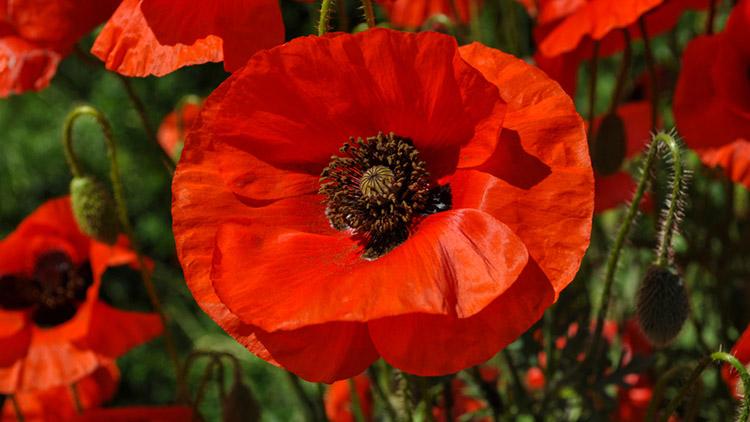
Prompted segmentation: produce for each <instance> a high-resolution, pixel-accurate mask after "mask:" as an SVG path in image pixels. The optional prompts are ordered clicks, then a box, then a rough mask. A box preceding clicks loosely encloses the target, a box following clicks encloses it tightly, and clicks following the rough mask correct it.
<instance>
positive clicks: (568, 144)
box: [451, 43, 594, 292]
mask: <svg viewBox="0 0 750 422" xmlns="http://www.w3.org/2000/svg"><path fill="white" fill-rule="evenodd" d="M461 55H462V56H463V57H464V58H465V59H466V60H467V61H468V62H469V63H470V64H471V65H473V66H475V67H476V68H477V69H478V70H480V71H481V72H482V73H483V74H484V75H485V77H486V78H487V79H488V80H489V81H490V82H492V83H493V84H495V85H497V86H498V87H499V88H500V89H501V90H500V92H501V95H502V97H503V100H505V101H506V102H507V103H508V112H507V113H506V117H505V121H504V123H503V125H504V128H503V131H502V132H501V136H500V141H499V142H498V148H497V150H496V151H495V153H494V154H493V156H492V157H491V158H490V159H489V160H488V161H487V162H486V163H485V164H483V165H482V166H480V167H477V168H476V169H475V170H469V171H459V172H457V173H456V175H455V176H454V179H453V180H452V181H451V183H452V184H455V183H462V186H464V187H463V188H460V189H458V188H457V189H454V192H455V194H454V198H453V202H454V207H461V206H463V207H476V208H479V209H481V210H483V211H485V212H487V213H489V214H490V215H492V216H493V217H495V218H497V219H498V220H499V221H502V222H503V223H504V224H506V225H507V226H508V227H510V229H511V230H512V231H513V233H515V234H516V235H517V236H518V237H520V238H521V240H522V241H523V243H524V244H525V245H526V247H527V249H528V251H529V255H530V256H531V257H533V258H534V260H535V261H536V263H537V264H538V265H539V267H540V268H541V269H542V271H543V272H544V273H545V274H546V275H547V277H548V278H549V280H550V282H551V283H552V286H553V287H554V289H555V292H559V291H560V290H562V289H563V288H564V287H565V286H567V285H568V284H569V283H570V282H571V281H572V280H573V277H574V276H575V274H576V272H577V270H578V267H579V265H580V262H581V259H582V258H583V254H584V253H585V251H586V249H587V247H588V244H589V239H590V235H591V221H592V215H593V205H594V201H593V199H594V198H593V192H594V178H593V172H592V170H591V161H590V159H589V153H588V145H587V142H586V134H585V130H584V125H583V121H582V119H581V117H580V116H579V115H578V113H577V112H576V111H575V106H574V105H573V102H572V100H571V99H570V97H568V96H567V95H566V94H565V92H564V91H563V90H562V88H560V86H559V85H558V84H557V83H556V82H554V81H553V80H551V79H549V78H548V77H547V76H546V75H545V74H544V73H543V72H541V71H540V70H538V69H536V68H534V67H533V66H531V65H529V64H527V63H525V62H524V61H522V60H519V59H517V58H515V57H513V56H511V55H508V54H505V53H502V52H500V51H497V50H494V49H491V48H489V47H485V46H482V45H481V44H478V43H474V44H470V45H467V46H464V47H461ZM481 187H484V189H486V190H484V191H483V193H482V194H481V195H480V194H479V193H480V192H482V188H481Z"/></svg>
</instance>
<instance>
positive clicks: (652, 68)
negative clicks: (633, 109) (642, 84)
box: [638, 16, 659, 130]
mask: <svg viewBox="0 0 750 422" xmlns="http://www.w3.org/2000/svg"><path fill="white" fill-rule="evenodd" d="M638 27H639V28H640V31H641V37H642V38H643V52H644V55H645V56H646V67H647V68H648V74H649V79H650V80H651V130H656V125H657V120H658V116H659V85H658V82H659V80H658V79H659V78H658V75H657V74H656V60H655V59H654V52H653V50H652V49H651V39H650V37H649V35H648V28H647V27H646V18H645V16H641V17H640V18H639V19H638Z"/></svg>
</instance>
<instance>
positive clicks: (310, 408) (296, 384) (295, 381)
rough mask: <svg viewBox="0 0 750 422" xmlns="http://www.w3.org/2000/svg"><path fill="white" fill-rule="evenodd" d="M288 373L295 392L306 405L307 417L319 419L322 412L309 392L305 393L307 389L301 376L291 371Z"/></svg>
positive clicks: (313, 419)
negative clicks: (303, 385) (301, 380)
mask: <svg viewBox="0 0 750 422" xmlns="http://www.w3.org/2000/svg"><path fill="white" fill-rule="evenodd" d="M286 375H287V378H288V379H289V382H290V383H291V385H292V390H294V394H296V395H297V398H298V399H299V401H300V402H302V404H303V405H304V406H305V411H306V413H307V418H306V419H307V420H310V421H319V420H320V414H319V411H318V409H317V406H315V402H313V401H312V400H311V399H310V397H309V396H308V395H307V393H305V389H304V388H303V387H302V382H300V380H299V377H298V376H296V375H294V374H293V373H291V372H287V373H286Z"/></svg>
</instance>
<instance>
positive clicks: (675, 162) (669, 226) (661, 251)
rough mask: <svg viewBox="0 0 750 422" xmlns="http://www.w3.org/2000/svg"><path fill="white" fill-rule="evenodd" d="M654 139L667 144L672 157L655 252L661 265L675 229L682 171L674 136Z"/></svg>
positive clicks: (670, 246) (665, 260)
mask: <svg viewBox="0 0 750 422" xmlns="http://www.w3.org/2000/svg"><path fill="white" fill-rule="evenodd" d="M656 139H659V140H660V141H661V142H662V143H663V144H664V145H666V146H667V148H669V152H670V153H671V159H672V181H671V184H672V190H671V192H670V193H669V197H668V199H667V201H668V203H669V208H667V214H666V216H665V218H664V220H663V222H662V227H661V231H660V233H659V248H658V250H657V253H656V265H657V266H660V267H663V266H665V265H667V264H668V261H669V260H670V257H669V255H670V253H669V252H670V250H671V249H672V235H673V234H674V232H675V231H676V224H675V222H676V215H677V210H678V208H679V203H680V194H681V189H682V185H683V171H682V154H681V150H680V146H679V145H678V144H677V140H676V139H675V137H674V136H672V135H671V134H666V133H659V134H657V135H656V137H655V138H654V142H655V141H656Z"/></svg>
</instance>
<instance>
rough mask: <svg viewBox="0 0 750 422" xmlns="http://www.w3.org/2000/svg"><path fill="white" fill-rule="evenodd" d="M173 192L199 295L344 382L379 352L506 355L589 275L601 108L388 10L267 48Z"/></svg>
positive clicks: (264, 352)
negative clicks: (383, 15)
mask: <svg viewBox="0 0 750 422" xmlns="http://www.w3.org/2000/svg"><path fill="white" fill-rule="evenodd" d="M542 117H543V118H542ZM501 129H502V131H501ZM378 133H383V134H390V133H393V134H395V135H381V136H380V137H378V138H374V137H375V136H376V135H378ZM498 134H499V136H498ZM350 137H361V138H363V140H361V141H355V140H349V141H347V139H350ZM364 138H366V140H364ZM354 139H356V138H354ZM347 142H348V143H347ZM345 144H347V145H349V146H345V148H348V149H347V151H348V153H344V152H341V151H339V148H342V145H345ZM378 149H380V150H381V151H382V152H378ZM332 155H333V156H335V157H334V158H333V159H332ZM346 156H350V157H351V159H347V158H342V157H346ZM337 157H338V158H337ZM388 160H390V161H388ZM377 163H384V164H385V165H384V164H377ZM387 166H391V167H387ZM364 167H368V168H364ZM326 168H327V170H326V171H325V172H324V169H326ZM349 171H350V172H352V173H351V174H360V175H362V176H357V177H358V179H359V180H353V179H352V180H353V181H349V179H347V178H348V177H349V176H347V174H349V173H347V172H349ZM321 173H323V180H322V181H323V183H322V184H321ZM364 176H366V177H364ZM407 177H408V184H405V183H406V182H407V179H406V178H407ZM337 183H338V184H339V185H340V187H338V188H337V187H336V184H337ZM355 183H358V185H356V186H354V185H352V184H355ZM396 186H402V187H403V189H399V190H397V191H394V189H395V187H396ZM319 192H320V193H319ZM389 192H390V193H389ZM173 194H174V197H173V210H172V211H173V217H174V232H175V239H176V242H177V249H178V255H179V257H180V260H181V263H182V266H183V269H184V271H185V276H186V280H187V283H188V286H189V287H190V289H191V290H192V292H193V295H194V296H195V298H196V299H197V301H198V303H199V304H200V305H201V306H202V307H203V309H204V310H205V311H206V312H207V313H208V314H209V315H210V316H211V317H212V318H214V319H215V320H216V321H217V322H218V323H219V324H220V325H221V326H222V327H223V328H224V329H225V330H226V331H227V332H228V333H230V334H231V335H232V336H234V337H235V338H236V339H237V340H238V341H239V342H241V343H242V344H244V345H245V346H246V347H247V348H248V349H250V350H251V351H253V352H254V353H256V354H257V355H258V356H260V357H262V358H264V359H266V360H268V361H271V362H276V363H277V364H280V365H283V366H284V367H286V368H287V369H289V370H291V371H293V372H295V373H297V374H299V375H300V376H302V377H303V378H306V379H308V380H314V381H327V382H331V381H335V380H338V379H343V378H347V377H351V376H354V375H356V374H358V373H361V372H362V371H363V370H364V369H365V368H366V367H367V366H368V365H369V364H370V363H372V361H374V360H375V359H377V358H378V356H382V357H383V358H384V359H385V360H386V361H388V362H389V363H391V364H392V365H393V366H395V367H397V368H400V369H403V370H405V371H407V372H410V373H415V374H419V375H437V374H445V373H452V372H456V371H458V370H460V369H463V368H465V367H467V366H471V365H475V364H478V363H481V362H483V361H485V360H487V359H488V358H490V357H491V356H492V355H494V354H495V353H496V352H497V351H498V350H499V349H501V348H502V347H504V346H505V345H507V344H508V343H510V342H511V341H513V340H514V339H516V338H517V337H518V336H519V335H520V334H521V333H523V332H524V331H525V330H526V329H528V327H529V326H530V325H531V324H533V323H534V322H535V321H536V320H537V319H538V318H539V317H540V316H541V314H542V312H543V311H544V309H545V308H546V307H547V306H548V305H549V304H551V303H552V302H553V301H554V300H555V299H556V297H557V294H558V292H559V291H560V290H562V289H563V288H564V287H565V286H567V284H568V283H570V281H571V280H572V278H573V276H574V274H575V273H576V271H577V268H578V265H579V263H580V260H581V257H582V255H583V253H584V251H585V250H586V247H587V245H588V241H589V236H590V225H591V215H592V211H593V197H592V196H593V178H592V171H591V165H590V161H589V158H588V150H587V147H586V140H585V133H584V128H583V123H582V121H581V119H580V116H578V114H577V113H576V112H575V109H574V106H573V103H572V101H571V100H570V98H569V97H568V96H567V95H565V93H564V92H563V91H562V90H561V89H560V88H559V86H558V85H557V84H556V83H555V82H553V81H551V80H549V79H548V78H547V77H546V76H545V75H544V74H543V73H542V72H540V71H538V70H536V69H535V68H533V67H531V66H530V65H528V64H526V63H524V62H523V61H521V60H518V59H515V58H513V57H511V56H509V55H506V54H504V53H501V52H499V51H496V50H492V49H490V48H487V47H484V46H482V45H480V44H473V45H470V46H466V47H462V48H461V49H460V50H459V49H458V48H457V46H456V42H455V40H454V39H453V38H452V37H449V36H445V35H441V34H437V33H432V32H425V33H420V34H409V33H402V32H396V31H391V30H383V29H375V30H370V31H365V32H363V33H360V34H356V35H334V36H329V37H305V38H300V39H297V40H294V41H292V42H290V43H287V44H285V45H283V46H281V47H278V48H275V49H272V50H268V51H264V52H261V53H258V54H257V55H255V56H254V57H253V58H252V59H251V60H250V62H249V63H248V65H247V66H246V67H244V68H242V69H240V70H239V71H237V72H235V74H234V75H232V76H231V77H230V78H229V79H228V80H227V81H226V82H225V83H224V84H222V85H221V86H220V87H219V88H218V89H217V90H216V91H215V92H214V93H213V94H212V95H211V96H210V97H209V98H208V99H207V100H206V103H205V105H204V109H203V111H202V112H201V115H200V117H199V119H198V121H197V122H196V123H195V125H194V126H193V130H192V131H191V132H190V133H189V134H188V138H187V141H186V145H185V150H184V151H183V156H182V159H181V162H180V165H179V166H178V170H177V172H176V173H175V179H174V182H173ZM383 195H385V197H387V198H390V199H387V200H386V199H383V198H382V196H383ZM391 195H393V196H391ZM395 195H398V198H400V199H399V202H398V203H395V202H390V201H393V198H396V196H395ZM365 198H372V201H370V199H365ZM378 198H380V199H378ZM378 201H381V203H382V204H392V205H393V209H392V211H391V210H390V208H389V210H387V211H386V210H385V209H382V208H380V205H378ZM382 201H386V202H382ZM386 207H389V206H386ZM373 216H377V217H373ZM397 216H400V217H397ZM344 225H346V226H347V227H348V228H347V229H345V230H342V229H344V227H343V226H344Z"/></svg>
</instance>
